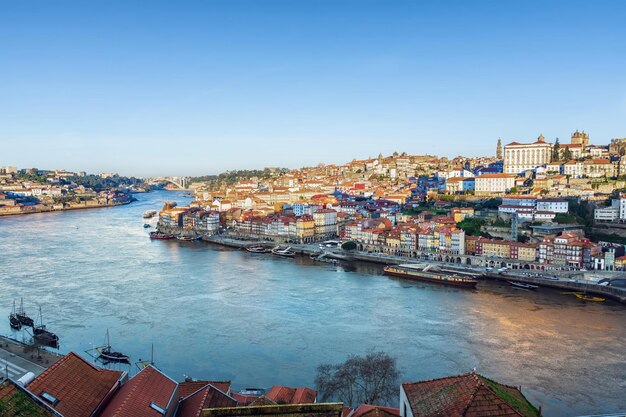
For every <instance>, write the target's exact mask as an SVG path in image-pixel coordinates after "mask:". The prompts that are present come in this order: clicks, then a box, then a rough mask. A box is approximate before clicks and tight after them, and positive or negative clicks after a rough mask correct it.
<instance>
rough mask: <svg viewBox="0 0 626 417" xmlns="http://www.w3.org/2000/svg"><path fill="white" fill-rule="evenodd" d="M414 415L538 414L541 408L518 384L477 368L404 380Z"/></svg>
mask: <svg viewBox="0 0 626 417" xmlns="http://www.w3.org/2000/svg"><path fill="white" fill-rule="evenodd" d="M402 389H403V390H404V392H405V393H406V396H407V399H408V400H409V403H410V407H411V410H412V411H413V415H414V416H415V417H431V416H432V417H434V416H447V417H487V416H489V417H491V416H500V417H519V416H524V417H537V416H539V411H538V410H537V409H536V408H535V407H533V405H532V404H531V403H530V402H528V400H527V399H526V398H525V397H524V395H523V394H522V393H521V392H520V391H519V390H518V389H517V388H515V387H511V386H507V385H503V384H499V383H497V382H494V381H492V380H490V379H488V378H485V377H483V376H481V375H478V374H476V373H474V372H471V373H469V374H465V375H458V376H451V377H447V378H440V379H433V380H430V381H422V382H414V383H404V384H402Z"/></svg>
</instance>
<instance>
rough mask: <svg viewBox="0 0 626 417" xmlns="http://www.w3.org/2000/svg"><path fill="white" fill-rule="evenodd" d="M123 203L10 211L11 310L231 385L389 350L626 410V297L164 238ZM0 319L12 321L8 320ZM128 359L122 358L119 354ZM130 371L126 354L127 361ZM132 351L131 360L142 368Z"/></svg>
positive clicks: (556, 398)
mask: <svg viewBox="0 0 626 417" xmlns="http://www.w3.org/2000/svg"><path fill="white" fill-rule="evenodd" d="M136 198H137V199H138V200H139V201H137V202H134V203H132V204H130V205H127V206H119V207H111V208H101V209H92V210H79V211H71V212H59V213H43V214H33V215H25V216H18V217H5V218H0V247H1V248H2V249H1V252H0V310H1V311H3V312H5V313H4V314H7V315H8V313H9V311H10V310H11V308H12V303H13V300H14V299H16V300H18V303H19V299H20V297H23V298H24V304H25V308H26V310H27V312H28V313H30V314H31V316H36V315H37V310H38V306H41V307H42V311H43V319H44V321H45V323H46V324H47V325H48V327H49V328H50V329H51V330H52V331H54V332H56V333H57V334H58V335H59V336H60V343H61V346H60V349H59V350H60V352H61V353H66V352H69V351H76V352H79V353H81V354H83V355H85V351H87V350H89V349H91V348H92V347H93V346H99V345H101V344H102V342H103V339H104V335H105V332H106V330H107V329H109V331H110V334H111V342H112V343H111V344H112V345H113V347H114V348H115V349H116V350H120V351H123V352H125V353H128V354H130V355H131V356H132V358H133V361H136V360H138V359H139V358H143V359H148V358H149V357H150V351H151V346H152V345H154V359H155V362H156V364H157V366H158V367H159V368H161V369H162V370H163V371H164V372H166V373H167V374H168V375H169V376H171V377H172V378H174V379H176V380H182V379H183V378H184V376H186V375H187V376H191V377H194V378H203V379H230V380H232V381H233V387H234V388H235V389H241V388H244V387H269V386H271V385H277V384H283V385H291V386H313V380H314V378H315V370H316V367H317V366H318V365H319V364H321V363H337V362H341V361H343V360H345V359H346V358H347V356H348V355H350V354H353V353H354V354H363V353H366V352H367V351H368V350H370V349H375V350H383V351H385V352H387V353H389V354H391V355H393V356H395V357H396V358H397V359H398V364H399V367H400V369H401V371H402V380H403V381H417V380H422V379H430V378H437V377H442V376H447V375H453V374H460V373H465V372H468V371H470V370H471V369H473V368H476V370H477V372H479V373H481V374H484V375H486V376H488V377H490V378H492V379H495V380H497V381H499V382H502V383H506V384H510V385H515V386H521V387H522V390H523V392H524V393H525V394H526V396H527V397H528V398H529V399H530V400H531V401H532V402H533V403H534V404H535V405H539V404H540V405H541V406H542V408H543V411H544V414H545V415H547V416H566V415H577V414H578V415H579V414H589V413H600V412H611V411H618V410H620V411H624V410H626V395H625V394H624V393H625V392H626V362H625V361H626V359H625V357H626V350H625V347H626V309H625V308H624V306H622V305H619V304H617V303H614V302H606V303H603V304H589V303H584V302H581V301H579V300H578V299H576V298H575V297H573V296H567V295H562V294H560V293H559V292H558V291H553V290H547V289H541V290H539V291H537V292H530V291H526V290H516V289H512V288H510V287H508V286H505V285H501V284H497V283H489V282H487V283H483V282H481V283H480V284H479V289H478V290H477V291H467V290H461V289H455V288H447V287H441V286H437V285H431V284H425V283H424V284H422V283H414V282H408V281H403V280H398V279H390V278H388V277H385V276H383V275H382V269H381V267H380V266H378V265H370V264H357V265H329V264H319V263H314V262H313V261H311V260H309V259H307V258H303V257H302V258H301V257H298V258H296V259H283V258H277V257H273V256H271V255H259V254H250V253H247V252H244V251H239V250H232V249H227V248H223V247H219V246H216V245H213V244H209V243H204V242H179V241H153V240H150V239H149V238H148V231H149V230H151V229H144V228H143V227H142V225H143V223H144V221H143V219H142V217H141V215H142V213H143V212H144V211H145V210H148V209H159V208H160V207H161V206H162V205H163V202H164V201H166V200H176V201H178V202H179V203H182V204H184V203H186V202H188V201H190V199H189V198H188V197H185V196H184V195H183V194H182V193H173V192H166V191H157V192H153V193H149V194H138V195H136ZM0 332H1V333H3V334H7V335H10V336H11V337H14V338H17V339H20V340H21V339H24V340H27V338H28V336H27V334H26V333H25V332H23V331H22V332H12V331H11V329H10V327H9V325H8V320H1V321H0ZM118 366H119V365H118ZM122 369H125V370H129V369H128V368H122ZM135 369H136V368H135V367H134V365H133V366H131V367H130V371H131V373H134V372H136V371H135Z"/></svg>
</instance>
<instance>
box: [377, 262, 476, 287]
mask: <svg viewBox="0 0 626 417" xmlns="http://www.w3.org/2000/svg"><path fill="white" fill-rule="evenodd" d="M383 273H384V274H385V275H391V276H395V277H400V278H408V279H415V280H418V281H426V282H434V283H438V284H444V285H451V286H454V287H462V288H475V287H476V284H478V281H476V280H475V279H473V278H467V277H462V276H459V275H456V274H448V273H444V272H442V271H440V270H439V269H438V268H437V267H436V266H434V265H423V264H404V265H392V266H386V267H385V268H383Z"/></svg>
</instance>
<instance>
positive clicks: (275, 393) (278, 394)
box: [265, 385, 317, 404]
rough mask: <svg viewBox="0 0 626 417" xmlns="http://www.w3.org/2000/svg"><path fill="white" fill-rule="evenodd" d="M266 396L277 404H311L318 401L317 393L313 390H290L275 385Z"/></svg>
mask: <svg viewBox="0 0 626 417" xmlns="http://www.w3.org/2000/svg"><path fill="white" fill-rule="evenodd" d="M265 396H266V397H267V398H269V399H270V400H272V401H274V402H275V403H276V404H311V403H314V402H315V401H316V399H317V391H315V390H312V389H311V388H290V387H285V386H282V385H274V386H273V387H272V388H270V390H269V391H268V392H267V393H266V394H265Z"/></svg>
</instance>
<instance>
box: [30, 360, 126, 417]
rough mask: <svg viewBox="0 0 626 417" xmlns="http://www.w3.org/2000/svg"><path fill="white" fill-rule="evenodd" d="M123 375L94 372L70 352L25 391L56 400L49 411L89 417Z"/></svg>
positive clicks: (95, 369)
mask: <svg viewBox="0 0 626 417" xmlns="http://www.w3.org/2000/svg"><path fill="white" fill-rule="evenodd" d="M124 375H125V374H124V373H122V372H120V371H112V370H108V369H101V368H98V367H96V366H94V365H92V364H90V363H89V362H87V361H86V360H85V359H83V358H81V357H80V356H78V355H77V354H76V353H74V352H70V353H68V354H67V355H65V356H64V357H63V358H62V359H60V360H59V361H58V362H56V363H55V364H54V365H52V366H51V367H49V368H48V369H46V370H45V371H44V372H43V373H42V374H41V375H39V376H38V377H37V378H35V379H34V380H33V381H32V382H31V383H30V384H28V386H27V388H28V390H29V391H30V392H32V393H33V394H34V395H36V396H38V397H39V398H42V397H41V394H42V393H43V392H47V393H48V394H50V395H52V396H53V397H54V398H56V399H57V400H58V402H57V403H56V405H54V404H51V405H52V407H53V408H54V409H55V410H57V411H58V412H59V413H61V414H63V416H64V417H89V416H90V415H91V414H92V413H93V412H94V411H95V410H96V409H98V408H100V406H101V404H103V402H104V401H105V400H106V399H108V398H109V397H110V396H111V395H112V394H113V392H114V391H115V389H117V387H118V384H119V382H120V380H121V379H122V378H123V376H124Z"/></svg>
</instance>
